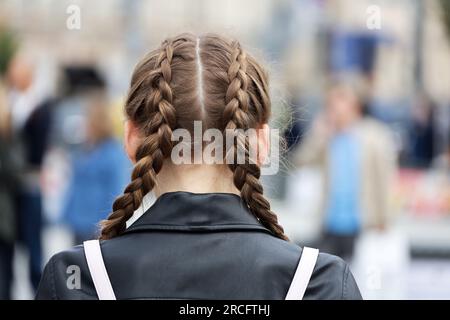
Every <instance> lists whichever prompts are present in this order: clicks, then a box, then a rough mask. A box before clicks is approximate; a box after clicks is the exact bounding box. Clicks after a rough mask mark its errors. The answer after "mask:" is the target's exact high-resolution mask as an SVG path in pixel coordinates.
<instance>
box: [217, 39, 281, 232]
mask: <svg viewBox="0 0 450 320" xmlns="http://www.w3.org/2000/svg"><path fill="white" fill-rule="evenodd" d="M232 47H233V52H232V54H231V63H230V66H229V68H228V81H229V86H228V89H227V93H226V96H225V102H226V106H225V109H224V113H223V119H224V121H225V122H226V125H225V130H236V129H243V130H247V129H248V128H249V127H250V125H249V116H248V113H249V110H248V109H249V103H250V101H251V100H255V99H256V98H255V97H251V96H250V95H249V94H248V92H247V89H248V83H249V78H248V76H247V74H246V69H247V57H246V54H245V52H244V51H243V50H242V49H241V46H240V45H239V43H238V42H233V44H232ZM236 137H237V139H236V142H235V143H234V150H233V154H234V155H235V157H236V156H237V154H239V153H241V154H244V155H245V163H243V164H238V163H237V161H232V163H230V164H229V165H228V166H229V168H230V169H231V171H232V172H233V182H234V185H235V186H236V188H238V189H239V190H240V191H241V197H242V199H243V200H244V201H245V203H246V204H247V205H248V207H249V208H250V210H251V212H252V213H253V214H254V215H255V216H256V217H257V218H258V219H259V221H260V222H261V223H262V224H263V225H264V226H265V227H266V228H268V229H269V230H270V231H272V233H273V234H274V235H275V236H277V237H279V238H281V239H283V240H288V238H287V236H286V235H285V234H284V230H283V227H282V226H281V225H280V224H279V223H278V218H277V216H276V214H275V213H273V212H272V211H271V210H270V204H269V201H267V199H266V198H265V197H264V195H263V187H262V185H261V183H260V181H259V178H260V176H261V169H260V167H259V166H258V164H257V163H256V161H254V159H250V150H249V149H250V146H249V141H248V137H246V136H244V135H243V133H242V130H241V131H238V133H237V134H236ZM227 152H229V150H227ZM233 160H236V159H233Z"/></svg>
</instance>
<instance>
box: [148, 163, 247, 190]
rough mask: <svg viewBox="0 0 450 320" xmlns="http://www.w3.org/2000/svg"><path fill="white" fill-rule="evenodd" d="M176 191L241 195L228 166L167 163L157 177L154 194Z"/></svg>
mask: <svg viewBox="0 0 450 320" xmlns="http://www.w3.org/2000/svg"><path fill="white" fill-rule="evenodd" d="M175 191H186V192H192V193H235V194H238V195H239V194H240V193H239V190H238V189H237V188H236V187H235V186H234V184H233V173H232V172H231V171H230V169H228V167H227V166H226V165H206V164H189V165H187V164H186V165H184V164H183V165H174V164H172V163H171V162H169V161H166V162H165V163H164V165H163V167H162V169H161V171H160V172H159V174H158V176H157V184H156V186H155V189H154V193H155V195H156V196H157V197H159V196H160V195H161V194H163V193H167V192H175Z"/></svg>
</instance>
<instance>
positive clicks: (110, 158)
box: [63, 94, 129, 244]
mask: <svg viewBox="0 0 450 320" xmlns="http://www.w3.org/2000/svg"><path fill="white" fill-rule="evenodd" d="M128 167H129V162H128V159H127V158H126V156H125V153H124V150H123V147H122V145H121V143H120V142H119V141H118V140H117V139H116V138H115V137H114V136H113V128H112V119H111V112H110V110H109V108H108V105H107V102H106V99H105V98H104V96H103V95H102V94H96V95H95V96H94V97H93V98H92V101H91V103H90V105H89V107H88V110H87V116H86V141H85V143H84V145H83V146H82V148H81V150H80V151H79V152H77V153H76V154H75V155H74V157H73V164H72V178H71V181H70V183H69V190H68V192H67V199H66V204H65V206H64V212H63V218H64V220H65V221H66V222H67V223H68V224H69V226H70V227H71V229H72V231H73V232H74V235H75V242H76V243H77V244H79V243H82V242H83V241H84V240H88V239H92V238H94V237H95V236H96V231H97V224H98V222H99V221H100V220H103V219H105V218H106V217H107V216H108V213H109V211H110V204H111V202H113V200H114V198H115V196H116V195H117V194H119V193H120V192H121V191H122V190H123V187H124V186H125V185H126V182H127V180H128V173H129V170H128Z"/></svg>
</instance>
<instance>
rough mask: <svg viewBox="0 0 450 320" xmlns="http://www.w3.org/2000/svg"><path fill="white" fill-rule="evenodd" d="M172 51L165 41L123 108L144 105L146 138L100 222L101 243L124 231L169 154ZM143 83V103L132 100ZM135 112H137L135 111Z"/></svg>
mask: <svg viewBox="0 0 450 320" xmlns="http://www.w3.org/2000/svg"><path fill="white" fill-rule="evenodd" d="M172 57H173V47H172V44H171V43H170V42H169V41H165V42H164V43H163V45H162V47H161V50H160V53H159V56H158V58H157V61H156V65H155V66H154V69H153V71H152V72H150V73H149V74H148V75H145V74H144V75H143V79H142V80H139V81H136V83H135V85H134V86H132V88H131V90H130V93H129V98H128V101H127V104H133V103H142V100H144V101H145V104H144V112H146V113H147V114H148V119H151V121H148V123H147V124H146V125H145V126H144V135H145V136H146V138H145V139H144V142H143V143H142V144H141V145H140V147H139V148H138V150H137V152H136V161H137V162H136V165H135V166H134V169H133V172H132V176H131V182H130V183H129V184H128V186H127V187H126V188H125V190H124V193H123V194H122V195H121V196H119V197H118V198H117V199H116V200H115V201H114V204H113V212H112V213H111V214H110V215H109V217H108V218H107V219H106V220H104V221H102V222H101V225H102V229H101V237H100V238H101V239H110V238H112V237H115V236H117V235H119V234H121V233H122V232H123V231H124V230H125V223H126V221H127V220H128V219H129V218H130V217H131V216H132V214H133V212H134V210H136V209H137V208H138V207H139V206H140V205H141V202H142V198H143V196H144V195H145V194H147V193H148V192H150V191H151V190H152V189H153V187H154V186H155V183H156V175H157V174H158V173H159V172H160V171H161V168H162V165H163V161H164V159H165V158H167V157H168V156H169V155H170V153H171V150H172V141H171V137H172V130H173V129H174V127H175V125H176V112H175V108H174V107H173V105H172V101H173V94H172V90H171V87H170V82H171V78H172V71H171V63H172ZM146 82H148V83H149V85H150V86H151V87H152V90H150V95H149V96H148V98H147V99H142V98H140V97H139V96H136V95H135V93H136V92H138V91H139V90H142V87H143V86H145V84H146ZM137 109H138V108H137Z"/></svg>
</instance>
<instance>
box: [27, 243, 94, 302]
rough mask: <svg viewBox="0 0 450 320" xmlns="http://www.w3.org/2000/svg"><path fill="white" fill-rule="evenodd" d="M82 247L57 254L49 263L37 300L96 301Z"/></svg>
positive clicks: (40, 284)
mask: <svg viewBox="0 0 450 320" xmlns="http://www.w3.org/2000/svg"><path fill="white" fill-rule="evenodd" d="M96 297H97V295H96V293H95V289H94V287H93V285H92V278H91V276H90V273H89V269H88V266H87V263H86V258H85V255H84V249H83V246H82V245H79V246H76V247H73V248H72V249H69V250H65V251H62V252H60V253H57V254H55V255H54V256H52V257H51V258H50V260H49V261H48V262H47V264H46V266H45V268H44V272H43V274H42V278H41V281H40V283H39V287H38V290H37V293H36V299H44V300H57V299H96Z"/></svg>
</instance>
